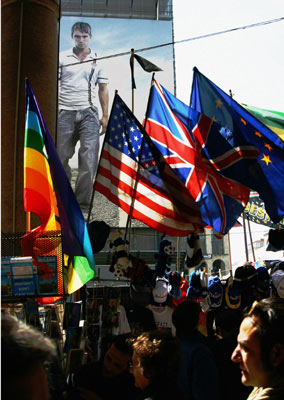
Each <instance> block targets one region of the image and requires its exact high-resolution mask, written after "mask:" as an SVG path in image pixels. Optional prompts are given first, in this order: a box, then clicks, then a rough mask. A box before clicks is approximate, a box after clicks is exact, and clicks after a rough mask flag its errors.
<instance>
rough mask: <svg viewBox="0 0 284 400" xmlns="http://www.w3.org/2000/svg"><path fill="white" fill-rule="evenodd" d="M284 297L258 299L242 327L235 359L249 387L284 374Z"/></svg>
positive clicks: (234, 355)
mask: <svg viewBox="0 0 284 400" xmlns="http://www.w3.org/2000/svg"><path fill="white" fill-rule="evenodd" d="M283 332H284V299H281V298H271V297H270V298H266V299H262V300H261V301H259V302H255V303H254V304H253V306H252V308H251V310H250V311H249V313H248V314H246V315H245V317H244V319H243V321H242V323H241V326H240V330H239V335H238V345H237V347H236V349H235V350H234V352H233V354H232V361H234V362H235V363H238V364H239V365H240V369H241V374H242V377H241V380H242V383H243V384H244V385H245V386H254V387H267V386H270V385H271V384H273V382H275V381H277V380H278V379H281V377H282V379H283V376H284V334H283Z"/></svg>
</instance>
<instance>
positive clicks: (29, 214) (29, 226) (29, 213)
mask: <svg viewBox="0 0 284 400" xmlns="http://www.w3.org/2000/svg"><path fill="white" fill-rule="evenodd" d="M26 230H27V232H30V230H31V212H30V211H27V214H26Z"/></svg>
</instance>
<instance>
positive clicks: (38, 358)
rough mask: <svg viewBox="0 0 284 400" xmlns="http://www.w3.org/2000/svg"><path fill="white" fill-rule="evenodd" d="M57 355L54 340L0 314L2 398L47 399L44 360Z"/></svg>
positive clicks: (6, 315)
mask: <svg viewBox="0 0 284 400" xmlns="http://www.w3.org/2000/svg"><path fill="white" fill-rule="evenodd" d="M55 355H56V350H55V347H54V345H53V343H52V342H51V340H49V339H47V338H45V337H44V336H43V334H42V333H41V332H39V331H37V330H36V329H34V328H32V327H31V326H28V325H26V324H24V323H23V322H21V321H18V320H17V319H16V318H15V317H13V316H11V315H9V314H8V313H5V312H2V314H1V356H2V371H1V372H2V398H3V399H6V400H14V399H21V400H38V399H41V400H48V399H49V392H48V382H47V375H46V372H45V368H44V363H45V361H48V360H49V359H51V358H52V357H53V356H55Z"/></svg>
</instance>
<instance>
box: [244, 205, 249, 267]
mask: <svg viewBox="0 0 284 400" xmlns="http://www.w3.org/2000/svg"><path fill="white" fill-rule="evenodd" d="M243 228H244V239H245V250H246V260H247V262H248V261H249V256H248V243H247V234H246V218H245V213H244V212H243Z"/></svg>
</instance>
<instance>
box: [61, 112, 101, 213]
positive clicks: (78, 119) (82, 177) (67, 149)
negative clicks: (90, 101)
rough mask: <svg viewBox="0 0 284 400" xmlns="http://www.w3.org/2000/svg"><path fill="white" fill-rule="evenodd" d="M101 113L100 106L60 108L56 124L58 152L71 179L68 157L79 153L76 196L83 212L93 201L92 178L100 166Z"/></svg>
mask: <svg viewBox="0 0 284 400" xmlns="http://www.w3.org/2000/svg"><path fill="white" fill-rule="evenodd" d="M99 129H100V122H99V115H98V109H97V108H86V109H84V110H78V111H69V110H60V112H59V116H58V127H57V152H58V155H59V158H60V160H61V162H62V165H63V167H64V169H65V171H66V174H67V176H68V179H69V180H70V182H71V168H70V166H69V160H70V159H71V158H72V157H73V155H74V153H75V146H76V144H77V142H78V141H80V148H79V152H78V176H77V179H76V184H75V195H76V198H77V201H78V203H79V206H80V207H81V210H82V211H85V212H86V211H88V210H89V207H90V203H91V197H92V191H93V180H94V176H95V173H96V170H97V166H98V153H99V145H100V141H99Z"/></svg>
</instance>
